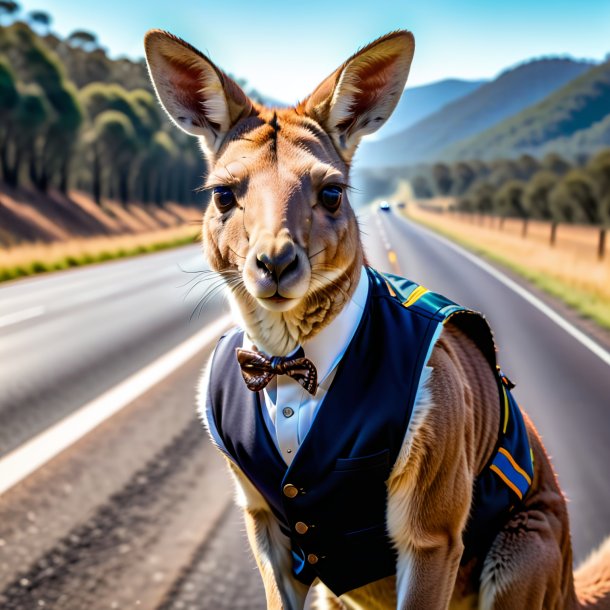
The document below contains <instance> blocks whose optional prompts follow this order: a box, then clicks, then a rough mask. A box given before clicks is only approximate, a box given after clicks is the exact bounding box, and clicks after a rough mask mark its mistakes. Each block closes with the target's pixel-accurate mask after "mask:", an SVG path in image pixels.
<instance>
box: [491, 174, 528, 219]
mask: <svg viewBox="0 0 610 610" xmlns="http://www.w3.org/2000/svg"><path fill="white" fill-rule="evenodd" d="M524 188H525V185H524V183H523V182H522V181H521V180H514V179H513V180H509V181H508V182H505V183H504V184H503V185H502V186H501V187H500V188H499V189H498V191H497V192H496V194H495V195H494V198H493V201H494V208H495V210H496V211H497V212H498V214H499V215H500V216H518V217H520V218H525V217H526V212H525V209H524V207H523V201H522V199H523V190H524Z"/></svg>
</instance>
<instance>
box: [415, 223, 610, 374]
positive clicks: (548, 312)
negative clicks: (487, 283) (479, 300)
mask: <svg viewBox="0 0 610 610" xmlns="http://www.w3.org/2000/svg"><path fill="white" fill-rule="evenodd" d="M411 224H412V225H413V226H415V227H417V229H419V230H420V231H422V232H423V233H426V234H428V235H430V236H431V237H433V238H434V239H436V240H438V241H440V242H441V243H443V244H445V245H446V246H447V247H448V248H451V249H452V250H454V251H455V252H457V253H459V254H461V255H462V256H463V257H464V258H467V259H468V260H469V261H470V262H471V263H474V264H475V265H476V266H477V267H479V268H481V269H483V271H486V272H487V273H489V274H490V275H492V276H493V277H495V278H496V279H497V280H498V281H499V282H500V283H502V284H504V285H505V286H506V287H507V288H510V289H511V290H512V291H514V292H516V293H517V294H518V295H519V296H520V297H522V298H523V299H525V300H526V301H527V302H528V303H529V304H530V305H533V306H534V307H535V308H536V309H537V310H538V311H540V312H541V313H543V314H544V315H545V316H546V317H547V318H549V319H550V320H552V321H553V322H555V324H557V326H559V327H560V328H562V329H563V330H564V331H565V332H567V333H568V334H569V335H571V336H572V337H574V339H576V340H577V341H578V342H579V343H580V344H581V345H583V346H584V347H586V348H587V349H588V350H590V351H591V352H593V353H594V354H595V355H596V356H598V357H599V358H600V359H601V360H602V361H603V362H605V363H606V364H607V365H608V366H610V352H608V351H607V350H606V349H604V348H603V347H602V346H601V345H600V344H599V343H597V342H595V341H593V339H591V338H590V337H588V336H587V335H585V333H583V332H582V331H581V330H579V329H578V328H576V327H575V326H574V325H572V324H571V323H570V322H568V321H567V320H566V319H565V318H563V317H562V316H560V315H559V314H558V313H557V312H556V311H555V310H553V309H551V308H550V307H549V306H548V305H547V304H546V303H544V302H543V301H541V300H540V299H539V298H538V297H537V296H535V295H533V294H532V293H531V292H530V291H529V290H527V289H526V288H524V287H523V286H520V285H519V284H517V282H515V281H514V280H511V279H510V278H509V277H508V276H507V275H505V274H504V273H502V271H499V270H498V269H496V268H495V267H493V266H492V265H490V264H489V263H487V262H485V261H484V260H482V259H480V258H479V257H478V256H476V255H474V254H472V253H471V252H469V251H468V250H466V249H464V248H462V247H461V246H458V245H457V244H454V243H453V242H452V241H450V240H449V239H447V238H446V237H443V236H442V235H438V234H437V233H435V232H434V231H432V230H430V229H427V228H425V227H422V226H421V225H419V224H417V223H414V222H411Z"/></svg>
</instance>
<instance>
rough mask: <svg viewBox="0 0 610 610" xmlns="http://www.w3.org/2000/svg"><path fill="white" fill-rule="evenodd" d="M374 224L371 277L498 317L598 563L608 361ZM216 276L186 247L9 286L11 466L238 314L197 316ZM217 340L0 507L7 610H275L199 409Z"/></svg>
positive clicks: (578, 538)
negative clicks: (384, 274) (199, 388)
mask: <svg viewBox="0 0 610 610" xmlns="http://www.w3.org/2000/svg"><path fill="white" fill-rule="evenodd" d="M360 223H361V227H362V231H363V236H364V242H365V248H366V251H367V256H368V260H369V262H370V263H371V264H372V265H373V266H375V267H377V268H378V269H381V270H386V271H393V272H399V273H401V274H402V275H406V276H408V277H410V278H411V279H413V280H415V281H417V282H419V283H421V284H423V285H425V286H426V287H427V288H429V289H431V290H436V291H439V292H442V293H444V294H446V295H447V296H448V297H450V298H452V299H454V300H456V301H458V302H461V303H463V304H465V305H468V306H470V307H472V308H474V309H477V310H479V311H483V312H484V313H485V314H486V315H487V317H488V318H489V320H490V322H491V324H492V326H493V328H494V330H495V336H496V342H497V344H498V347H499V357H500V362H501V364H502V367H503V369H504V370H505V372H506V373H507V374H508V375H509V376H510V377H511V378H512V379H513V380H514V381H515V382H516V383H517V388H516V389H515V395H516V397H517V399H518V400H519V402H520V404H521V406H522V407H523V408H524V409H525V410H526V411H527V412H528V413H529V414H530V416H531V417H532V419H533V421H534V422H535V424H536V425H537V427H538V429H539V431H540V432H541V434H542V436H543V439H544V441H545V444H546V446H547V448H548V450H549V452H550V454H551V456H552V459H553V463H554V465H555V467H556V470H557V472H558V476H559V480H560V483H561V485H562V487H563V489H564V490H565V492H566V495H567V497H568V499H569V508H570V518H571V527H572V532H573V542H574V547H575V555H576V558H577V559H581V558H583V557H584V556H585V555H586V554H587V553H588V552H589V551H590V550H591V549H592V548H593V547H594V546H596V545H597V544H598V543H599V542H601V540H602V539H603V537H604V536H606V535H608V534H610V485H608V475H607V466H605V465H607V464H609V463H610V445H609V444H608V442H607V438H608V422H609V420H610V414H609V401H610V399H609V397H610V374H609V373H610V369H609V367H608V364H607V363H606V362H604V361H603V360H602V359H601V358H600V357H599V355H596V354H595V353H593V352H592V351H591V350H590V349H589V348H587V347H586V346H585V345H584V344H583V343H582V342H579V341H578V340H576V339H575V338H574V337H573V336H571V335H570V334H568V333H567V332H566V331H565V330H564V329H563V328H561V327H560V326H558V325H557V323H556V322H554V321H553V320H552V319H550V318H549V317H548V316H547V315H545V314H544V313H543V312H542V311H540V309H537V308H536V307H534V306H532V304H531V303H530V302H528V301H526V300H525V299H524V298H523V297H522V296H520V295H519V294H518V293H517V292H515V291H514V290H512V289H511V288H510V287H509V286H508V285H506V284H505V283H502V282H501V281H499V280H498V279H497V277H495V276H494V275H493V274H490V273H488V272H487V271H486V270H485V269H483V268H481V267H480V266H478V265H477V264H474V263H473V261H472V260H470V259H469V258H467V257H465V256H463V255H462V254H461V253H460V252H458V251H456V250H455V249H453V248H451V247H450V246H448V245H447V244H446V243H445V242H444V241H443V240H440V239H438V238H437V237H434V236H431V235H430V234H429V233H428V232H427V230H425V229H422V228H420V227H418V226H416V225H413V224H412V223H410V222H408V221H406V220H404V219H403V218H402V217H400V216H399V215H398V213H397V211H396V210H393V211H389V212H379V211H371V212H367V213H365V214H363V215H361V217H360ZM204 270H205V265H204V263H203V260H202V258H201V255H200V254H199V252H198V248H197V247H189V248H182V249H179V250H174V251H171V252H165V253H159V254H153V255H148V256H143V257H138V258H134V259H129V260H123V261H117V262H111V263H106V264H103V265H97V266H93V267H89V268H82V269H78V270H74V271H69V272H61V273H57V274H53V275H49V276H43V277H40V278H32V279H28V280H23V281H19V282H12V283H9V284H6V285H4V286H0V362H1V363H2V366H1V367H0V456H2V455H5V456H10V455H11V452H14V451H15V450H18V449H19V448H20V447H23V446H24V443H26V442H27V441H28V440H31V439H35V438H38V437H37V435H40V434H41V433H43V432H44V431H45V430H48V429H49V427H50V426H57V425H61V423H62V421H65V418H66V417H67V416H69V415H70V414H73V413H76V412H78V411H79V409H81V408H82V407H83V405H86V404H87V403H89V404H91V401H93V400H95V399H97V398H98V397H99V396H100V395H103V394H104V393H107V392H108V391H111V390H112V389H113V388H116V387H117V384H120V383H121V382H124V380H125V379H128V378H130V376H132V375H134V374H135V373H137V372H138V371H140V370H141V369H143V368H144V367H147V366H149V365H150V364H151V363H154V362H155V361H157V359H158V358H160V357H162V356H163V355H164V354H166V353H167V352H168V351H170V350H172V349H173V348H176V346H179V345H183V344H184V342H186V341H188V340H189V338H190V337H192V336H194V335H196V334H197V333H200V332H201V329H203V328H205V327H207V326H209V325H210V324H212V323H214V321H215V320H217V319H218V318H219V317H220V316H223V315H225V314H226V313H227V310H228V308H227V306H226V302H225V301H224V299H223V298H222V297H221V296H220V295H218V296H216V297H214V298H212V299H211V300H210V301H209V302H208V303H207V304H206V306H205V307H204V308H203V309H202V311H201V313H200V315H199V314H195V315H194V316H193V317H192V319H189V318H190V317H191V314H192V312H193V311H194V309H195V308H196V306H197V303H198V302H199V299H201V298H202V297H203V296H204V294H205V291H206V290H208V289H209V288H210V283H209V282H208V283H206V282H203V283H200V284H197V285H195V287H194V288H193V290H192V291H191V292H190V293H189V294H188V295H187V292H188V290H189V288H191V287H192V285H193V283H196V282H197V281H198V280H199V279H203V278H205V277H206V276H205V274H204V275H201V276H200V275H197V273H195V272H199V271H204ZM191 280H195V281H194V282H191V283H190V284H189V282H190V281H191ZM558 311H561V312H562V313H563V309H562V308H561V307H558ZM568 322H570V323H576V324H578V321H577V320H575V319H572V318H570V319H569V320H568ZM598 339H599V338H598ZM212 344H213V342H211V341H207V339H206V343H205V345H204V344H203V343H202V344H201V348H200V349H198V351H197V352H196V353H194V354H193V355H192V356H190V355H189V357H188V358H186V359H185V361H184V363H183V364H181V365H180V366H178V367H176V368H175V370H171V371H170V372H168V374H167V376H165V377H164V378H163V379H162V380H161V381H160V382H159V383H158V384H156V385H154V387H151V388H150V389H148V390H146V391H145V392H144V393H142V395H141V396H139V397H138V398H136V399H135V400H129V401H128V402H126V406H125V408H123V409H122V410H120V411H119V412H118V413H117V414H114V415H112V416H111V417H109V419H107V421H104V422H103V423H102V424H101V425H99V426H98V427H97V428H95V429H94V430H93V431H92V432H90V433H89V434H87V435H86V436H84V437H83V438H82V439H81V440H78V441H77V442H75V443H74V444H73V445H71V446H70V447H68V448H67V449H66V450H65V451H63V452H62V453H60V454H59V455H58V456H57V457H55V458H54V459H52V460H50V461H49V462H48V463H47V464H46V465H44V466H43V467H42V468H40V469H38V470H36V471H35V472H34V473H33V474H32V475H30V476H28V477H27V478H25V479H24V480H23V481H22V482H20V483H19V484H17V485H15V486H14V487H12V488H11V489H9V490H8V491H6V492H5V493H4V494H3V495H2V496H0V607H2V608H7V609H11V610H13V609H19V610H21V609H23V610H30V609H33V608H40V607H45V608H53V609H58V610H59V609H60V610H84V609H87V610H89V609H91V610H96V609H97V608H100V609H101V608H120V609H124V608H144V609H149V608H150V609H160V608H162V609H163V610H170V609H171V610H180V609H186V608H189V609H192V610H200V609H201V610H203V609H208V608H210V609H211V608H214V609H219V610H222V609H224V608H226V609H227V610H228V609H240V608H243V609H254V610H255V609H257V608H264V596H263V594H262V586H261V584H260V581H259V577H258V575H257V573H256V570H255V568H254V564H253V562H252V559H251V556H250V552H249V551H248V550H247V542H246V540H245V534H244V532H243V525H242V524H241V521H240V517H239V515H238V513H237V512H236V510H235V509H233V508H232V500H231V488H230V484H229V480H228V477H227V475H226V473H225V472H224V467H223V465H222V460H221V459H220V458H219V456H218V455H217V454H216V452H215V451H214V450H213V448H212V447H211V446H210V444H209V442H208V441H207V439H206V438H205V435H204V432H203V430H202V429H201V425H200V423H199V422H198V421H197V419H196V416H195V412H194V400H195V399H194V396H195V385H196V382H197V376H198V372H199V370H200V368H201V367H202V365H203V364H204V363H205V360H206V358H207V356H208V354H209V351H210V349H211V347H212ZM607 347H608V346H607V345H603V346H602V348H603V349H607ZM1 476H2V461H1V458H0V479H1Z"/></svg>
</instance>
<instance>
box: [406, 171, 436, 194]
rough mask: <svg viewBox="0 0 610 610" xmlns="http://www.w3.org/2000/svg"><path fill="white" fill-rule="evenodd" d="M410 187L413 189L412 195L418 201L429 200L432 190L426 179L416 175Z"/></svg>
mask: <svg viewBox="0 0 610 610" xmlns="http://www.w3.org/2000/svg"><path fill="white" fill-rule="evenodd" d="M411 187H412V188H413V194H414V195H415V197H417V198H418V199H429V198H430V197H432V189H431V188H430V185H429V184H428V179H427V178H426V177H425V176H423V175H422V174H417V176H415V178H413V180H412V181H411Z"/></svg>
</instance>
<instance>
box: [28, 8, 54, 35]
mask: <svg viewBox="0 0 610 610" xmlns="http://www.w3.org/2000/svg"><path fill="white" fill-rule="evenodd" d="M28 18H29V21H30V23H31V24H32V25H38V26H40V27H41V28H42V30H43V32H44V33H45V34H46V33H48V31H49V27H50V26H51V15H49V13H46V12H45V11H30V13H29V14H28Z"/></svg>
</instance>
